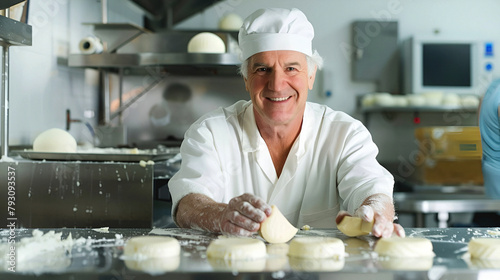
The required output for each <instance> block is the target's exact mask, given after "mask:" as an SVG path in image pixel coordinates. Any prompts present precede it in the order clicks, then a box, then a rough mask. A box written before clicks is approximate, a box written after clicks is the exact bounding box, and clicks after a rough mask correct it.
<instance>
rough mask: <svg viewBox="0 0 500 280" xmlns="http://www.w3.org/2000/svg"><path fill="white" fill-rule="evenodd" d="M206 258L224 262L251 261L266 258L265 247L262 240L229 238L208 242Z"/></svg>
mask: <svg viewBox="0 0 500 280" xmlns="http://www.w3.org/2000/svg"><path fill="white" fill-rule="evenodd" d="M207 257H208V258H218V259H226V260H253V259H260V258H265V257H266V245H265V244H264V242H263V241H262V240H259V239H253V238H243V237H242V238H240V237H229V238H219V239H216V240H213V241H212V242H210V244H209V245H208V248H207Z"/></svg>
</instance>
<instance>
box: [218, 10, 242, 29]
mask: <svg viewBox="0 0 500 280" xmlns="http://www.w3.org/2000/svg"><path fill="white" fill-rule="evenodd" d="M241 25H243V19H242V18H241V17H240V16H239V15H237V14H234V13H230V14H227V15H225V16H224V17H222V18H221V20H220V21H219V29H221V30H229V31H238V30H239V29H240V27H241Z"/></svg>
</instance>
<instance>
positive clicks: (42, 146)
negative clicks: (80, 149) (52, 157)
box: [33, 128, 77, 153]
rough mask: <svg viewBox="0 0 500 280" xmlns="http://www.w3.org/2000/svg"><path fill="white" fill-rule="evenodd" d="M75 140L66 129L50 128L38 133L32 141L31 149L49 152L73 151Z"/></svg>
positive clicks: (74, 150)
mask: <svg viewBox="0 0 500 280" xmlns="http://www.w3.org/2000/svg"><path fill="white" fill-rule="evenodd" d="M76 146H77V145H76V140H75V138H74V137H73V136H72V135H71V134H69V133H68V132H67V131H65V130H62V129H59V128H51V129H48V130H46V131H44V132H42V133H40V134H39V135H38V136H37V137H36V138H35V141H33V151H35V152H49V153H75V152H76Z"/></svg>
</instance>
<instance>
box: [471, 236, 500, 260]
mask: <svg viewBox="0 0 500 280" xmlns="http://www.w3.org/2000/svg"><path fill="white" fill-rule="evenodd" d="M468 248H469V254H470V256H471V258H477V259H486V260H498V261H500V238H474V239H472V240H471V241H469V246H468Z"/></svg>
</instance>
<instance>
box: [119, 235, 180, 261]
mask: <svg viewBox="0 0 500 280" xmlns="http://www.w3.org/2000/svg"><path fill="white" fill-rule="evenodd" d="M180 252H181V246H180V244H179V241H177V239H175V238H173V237H168V236H137V237H132V238H130V239H129V240H128V241H127V243H126V244H125V247H124V248H123V255H124V256H125V257H127V258H131V259H136V260H143V259H149V258H169V257H176V256H179V254H180Z"/></svg>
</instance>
